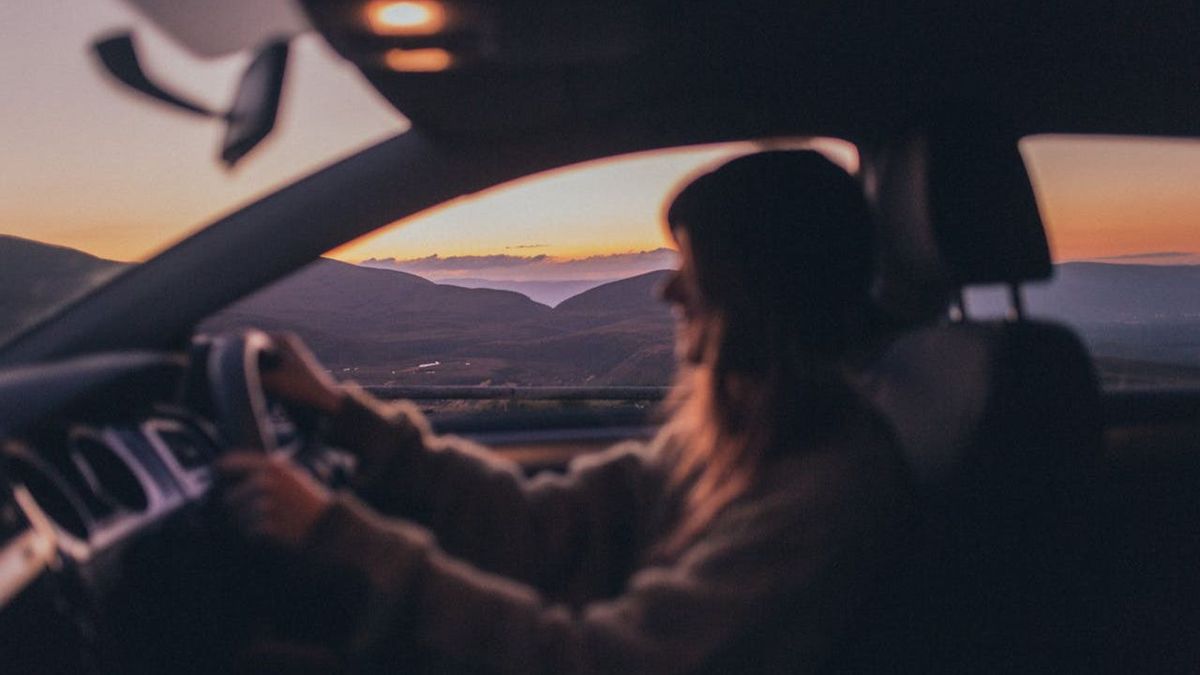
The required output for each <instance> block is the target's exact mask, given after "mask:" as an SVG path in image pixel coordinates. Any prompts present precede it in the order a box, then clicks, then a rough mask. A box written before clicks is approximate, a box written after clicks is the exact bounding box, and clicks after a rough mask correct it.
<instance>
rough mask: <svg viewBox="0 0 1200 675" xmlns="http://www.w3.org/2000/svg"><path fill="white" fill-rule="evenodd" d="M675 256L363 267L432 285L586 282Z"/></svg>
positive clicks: (434, 258) (374, 261) (391, 261)
mask: <svg viewBox="0 0 1200 675" xmlns="http://www.w3.org/2000/svg"><path fill="white" fill-rule="evenodd" d="M677 256H678V254H677V253H676V252H675V251H673V250H671V249H669V248H658V249H654V250H652V251H634V252H629V253H614V254H608V255H596V256H588V257H585V258H554V257H551V256H548V255H535V256H514V255H482V256H471V255H468V256H446V257H442V256H439V255H431V256H427V257H424V258H412V259H408V260H399V259H396V258H382V259H380V258H369V259H367V260H364V261H362V262H361V263H359V264H361V265H364V266H366V267H380V268H384V269H394V270H400V271H402V272H409V273H410V274H417V275H420V276H423V277H425V278H427V279H431V280H433V281H450V280H455V279H489V280H495V281H587V280H605V281H607V280H611V279H623V278H626V277H631V276H635V275H638V274H643V273H645V272H652V271H654V270H661V269H670V268H673V267H675V266H676V265H677Z"/></svg>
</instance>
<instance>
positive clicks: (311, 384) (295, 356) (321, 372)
mask: <svg viewBox="0 0 1200 675" xmlns="http://www.w3.org/2000/svg"><path fill="white" fill-rule="evenodd" d="M271 341H272V343H273V347H274V350H273V352H274V353H273V356H274V359H275V363H273V364H272V366H271V367H270V368H264V369H263V371H262V384H263V388H264V389H265V390H266V391H267V392H268V393H270V394H271V395H272V396H275V397H276V398H278V399H280V400H282V401H284V402H286V403H289V404H292V405H297V406H303V407H306V408H310V409H312V410H315V411H317V412H319V413H323V414H325V415H332V414H334V413H336V412H337V411H338V410H339V409H341V406H342V401H343V400H344V399H345V397H346V394H345V392H344V391H342V389H341V388H340V387H339V386H338V384H337V382H336V381H335V380H334V379H333V377H331V376H330V375H329V373H328V372H326V371H325V369H324V368H323V367H321V363H320V362H319V361H317V357H316V356H314V355H313V353H312V351H311V350H309V348H308V347H307V346H305V344H304V342H303V341H302V340H300V338H299V337H298V336H297V335H295V334H294V333H277V334H273V335H271Z"/></svg>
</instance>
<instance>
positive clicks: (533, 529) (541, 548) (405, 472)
mask: <svg viewBox="0 0 1200 675" xmlns="http://www.w3.org/2000/svg"><path fill="white" fill-rule="evenodd" d="M351 391H352V394H351V398H350V399H349V400H348V401H347V404H346V405H345V406H344V407H343V409H342V411H341V413H340V414H339V415H338V416H337V417H336V418H335V419H334V421H333V426H332V434H331V436H332V438H331V440H333V441H334V442H337V443H339V444H341V445H344V446H346V447H348V448H351V449H353V450H354V451H355V452H356V453H358V454H359V456H360V457H361V458H362V466H361V470H360V472H359V476H358V482H357V485H356V486H355V488H356V490H355V491H356V493H357V494H358V495H359V496H360V497H362V499H363V500H364V501H366V502H367V503H368V504H370V505H371V507H372V508H374V509H376V510H378V511H380V512H382V513H385V514H388V515H398V516H403V517H405V518H406V519H408V520H411V521H414V522H416V523H419V524H421V525H423V526H425V527H427V528H429V529H430V530H431V531H432V532H433V533H434V534H435V535H436V536H437V539H438V544H439V548H440V549H441V550H442V551H445V552H446V553H449V554H451V555H453V556H455V557H458V558H462V559H464V560H467V561H470V562H471V563H472V564H474V565H476V566H477V567H479V568H481V569H484V570H488V571H491V572H495V573H498V574H502V575H505V576H508V577H511V578H514V579H519V580H522V581H525V582H527V583H530V584H533V585H535V586H537V587H538V588H539V589H541V590H543V591H545V592H548V593H551V594H553V595H556V596H559V597H566V596H575V597H579V596H594V595H597V594H610V595H611V594H613V593H615V592H617V591H618V590H619V589H620V584H622V583H623V581H624V579H625V578H626V577H627V576H628V574H629V572H630V571H631V568H632V565H633V564H634V562H635V560H634V556H635V555H636V552H637V551H638V550H639V549H640V548H641V546H642V545H643V544H644V543H645V539H646V538H647V537H648V536H650V534H649V530H650V528H651V525H650V523H649V520H650V519H651V518H653V517H654V516H655V515H656V509H655V508H654V505H655V503H656V502H657V501H659V500H661V498H662V496H663V491H664V489H665V474H664V472H663V471H662V469H661V467H660V466H659V464H658V462H657V460H656V459H655V451H654V450H652V449H651V448H649V447H647V446H645V445H643V444H640V443H625V444H621V445H618V446H616V447H614V448H612V449H610V450H608V451H606V452H601V453H597V454H594V455H589V456H587V457H581V458H579V459H577V460H576V461H574V462H572V463H571V465H570V466H569V467H568V470H567V471H566V472H565V473H562V474H552V473H545V474H542V475H539V476H535V477H533V478H527V477H525V476H524V475H523V473H522V472H521V470H520V468H519V467H518V466H517V465H515V464H514V463H512V462H510V461H507V460H505V459H503V458H501V457H499V456H497V455H496V454H495V453H492V452H489V451H488V450H486V449H485V448H482V447H480V446H478V445H476V444H473V443H470V442H468V441H465V440H463V439H460V438H455V437H449V436H436V435H434V434H433V433H432V432H431V431H430V429H429V425H428V423H427V421H426V420H425V418H424V416H423V415H422V414H421V413H420V412H419V411H418V410H417V409H416V408H415V407H414V406H412V405H411V404H406V403H391V404H385V403H382V402H380V401H378V400H376V399H374V398H372V397H370V396H368V395H366V394H365V393H364V392H361V391H354V390H351Z"/></svg>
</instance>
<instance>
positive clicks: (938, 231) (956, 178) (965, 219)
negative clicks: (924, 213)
mask: <svg viewBox="0 0 1200 675" xmlns="http://www.w3.org/2000/svg"><path fill="white" fill-rule="evenodd" d="M958 119H959V120H961V123H958V124H952V125H946V126H943V127H940V128H936V129H934V130H933V131H932V132H931V133H929V135H928V141H927V143H928V145H927V147H928V158H927V162H928V167H927V170H928V186H929V191H928V198H929V199H928V201H929V203H928V209H929V216H930V220H931V224H932V229H933V235H934V238H935V239H936V241H937V245H938V249H939V251H940V254H941V255H940V257H941V262H942V264H943V265H944V272H945V274H946V275H947V277H948V280H949V281H950V282H951V283H952V284H954V285H957V286H968V285H977V284H997V283H1019V282H1024V281H1032V280H1037V279H1047V278H1049V277H1050V276H1051V273H1052V268H1051V264H1050V249H1049V246H1048V245H1047V243H1046V232H1045V229H1044V228H1043V226H1042V219H1041V217H1040V215H1039V214H1038V208H1037V200H1036V199H1035V197H1034V193H1033V186H1032V185H1031V183H1030V181H1029V174H1028V173H1027V172H1026V170H1025V163H1024V162H1023V161H1022V159H1021V154H1020V151H1019V150H1018V148H1017V140H1018V138H1017V136H1016V134H1013V133H1011V132H1009V131H1007V130H1005V129H1003V128H1002V127H1001V126H1000V125H997V124H991V123H988V122H986V121H982V120H986V118H985V117H980V116H977V115H962V116H960V117H959V118H958Z"/></svg>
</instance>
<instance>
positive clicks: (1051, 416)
mask: <svg viewBox="0 0 1200 675" xmlns="http://www.w3.org/2000/svg"><path fill="white" fill-rule="evenodd" d="M880 157H881V159H882V161H880V162H879V163H877V164H876V165H875V166H877V167H879V169H880V171H878V173H876V174H874V175H873V176H870V177H869V178H870V179H871V180H870V181H869V183H868V188H869V189H870V190H871V191H873V192H874V194H875V197H876V201H877V204H878V206H879V209H880V213H881V217H882V218H883V221H884V223H885V224H886V225H887V226H888V227H886V228H885V232H884V236H885V245H886V247H887V253H888V255H887V256H886V257H885V259H886V260H888V261H890V262H891V263H892V264H891V265H890V266H889V267H885V269H884V275H885V276H884V278H883V279H882V280H881V285H880V297H881V300H882V301H883V302H885V303H887V306H889V307H890V308H891V309H892V311H894V312H896V313H899V314H901V315H906V316H908V317H909V318H910V319H911V320H913V321H914V322H915V323H917V324H918V325H919V326H920V327H918V328H914V329H911V330H908V331H906V332H904V333H903V334H902V335H901V336H900V337H899V338H897V339H896V340H895V341H894V342H892V343H891V344H890V345H889V346H888V347H887V348H886V349H885V350H884V353H883V354H882V356H881V357H880V358H879V359H878V361H877V362H876V363H875V365H874V366H873V367H871V368H870V369H869V371H868V373H867V374H866V377H865V378H864V388H865V390H866V391H867V392H868V396H869V398H871V399H872V401H873V402H874V403H875V405H876V406H877V407H878V409H879V410H880V411H881V412H882V414H883V415H884V416H885V418H887V419H888V420H889V421H890V423H891V424H892V426H893V429H894V432H895V434H896V436H897V439H898V441H899V443H900V446H901V447H902V448H903V450H904V453H905V457H906V460H907V462H908V465H909V469H910V471H911V474H912V477H913V483H914V486H915V489H916V492H917V497H918V503H919V505H920V506H919V511H920V512H919V514H918V517H919V523H918V524H917V528H918V532H917V533H916V536H915V537H914V538H913V540H912V541H913V543H912V546H911V547H910V548H909V549H908V550H906V551H903V552H900V554H899V556H898V557H899V559H898V560H897V561H896V564H895V567H894V568H893V569H891V570H890V571H889V572H888V573H887V575H886V577H885V578H884V579H883V580H882V581H881V583H880V587H879V588H878V589H877V592H876V593H875V595H874V596H873V597H872V600H871V601H870V602H869V603H868V604H867V605H866V606H864V607H863V608H862V611H861V612H859V614H858V616H857V617H856V619H855V621H854V623H853V625H852V626H851V628H850V630H849V631H848V632H847V634H846V639H845V641H844V643H843V644H842V645H841V646H840V648H839V650H838V652H837V654H836V656H835V660H834V662H833V663H832V664H831V666H830V668H829V671H830V672H836V673H941V672H947V673H1030V672H1055V673H1058V672H1083V671H1085V670H1088V666H1089V665H1095V664H1091V663H1090V661H1091V660H1093V659H1094V658H1095V656H1094V655H1095V654H1097V653H1098V649H1097V648H1096V647H1097V645H1096V644H1095V643H1094V638H1093V635H1094V633H1093V631H1092V630H1091V628H1090V627H1089V625H1088V624H1089V622H1088V617H1087V616H1085V612H1084V611H1083V607H1084V606H1085V605H1084V604H1083V603H1082V602H1081V601H1080V600H1081V598H1082V597H1083V594H1085V593H1086V589H1085V588H1083V587H1082V586H1081V584H1080V581H1079V580H1080V579H1081V578H1082V576H1081V575H1080V574H1079V570H1080V568H1081V566H1083V565H1085V564H1086V553H1085V546H1084V545H1083V536H1082V532H1083V528H1082V527H1081V524H1082V523H1083V521H1084V519H1085V518H1086V515H1087V514H1086V513H1085V512H1084V506H1083V505H1084V503H1085V502H1084V501H1083V498H1082V497H1083V493H1082V491H1083V490H1084V489H1085V488H1086V486H1088V485H1090V484H1091V483H1092V478H1093V464H1094V462H1095V460H1096V459H1097V458H1098V457H1099V453H1100V450H1101V423H1100V402H1099V390H1098V385H1097V380H1096V376H1095V373H1094V370H1093V367H1092V364H1091V360H1090V358H1089V356H1088V354H1087V352H1086V350H1085V349H1084V347H1083V345H1082V344H1081V343H1080V341H1079V339H1078V338H1077V337H1076V336H1075V335H1074V334H1073V333H1072V332H1071V331H1070V330H1069V329H1067V328H1065V327H1062V326H1059V325H1055V324H1051V323H1045V322H1040V321H1031V320H1028V319H1026V318H1025V317H1023V316H1022V311H1021V307H1020V295H1019V287H1018V285H1019V284H1020V283H1022V282H1025V281H1030V280H1035V279H1045V278H1047V277H1049V276H1050V275H1051V272H1052V269H1051V265H1050V256H1049V251H1048V247H1047V244H1046V239H1045V234H1044V231H1043V228H1042V224H1041V220H1040V218H1039V217H1038V212H1037V207H1036V202H1035V201H1034V197H1033V193H1032V189H1031V187H1030V184H1029V179H1028V176H1027V175H1026V172H1025V168H1024V165H1023V163H1022V162H1021V158H1020V155H1019V154H1018V151H1017V145H1016V139H1015V137H1013V136H1011V135H1007V134H1002V133H996V132H995V130H992V129H984V128H981V127H980V125H979V124H978V123H977V119H973V120H972V125H971V127H970V128H969V129H966V128H963V129H962V130H961V132H956V131H954V130H953V129H951V130H949V131H947V130H945V129H942V130H939V131H938V132H937V133H934V134H924V133H922V134H913V135H912V136H910V137H909V138H907V139H905V141H904V142H903V143H899V144H896V145H894V146H892V147H890V148H887V149H886V152H885V153H881V154H880ZM996 283H1003V284H1006V285H1009V286H1010V287H1011V288H1012V289H1013V290H1012V297H1013V299H1014V307H1013V312H1012V317H1011V320H1008V321H1001V322H989V323H976V322H971V321H969V320H967V318H966V316H965V314H966V313H968V312H969V307H968V308H965V311H960V312H959V314H960V316H959V317H957V318H958V320H957V321H948V320H945V319H941V320H939V319H937V318H935V317H939V316H940V317H944V316H945V315H946V309H947V304H948V303H947V298H949V297H952V296H953V295H954V294H955V293H961V289H962V288H964V287H966V286H969V285H975V284H996ZM962 309H963V308H960V310H962Z"/></svg>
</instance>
